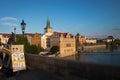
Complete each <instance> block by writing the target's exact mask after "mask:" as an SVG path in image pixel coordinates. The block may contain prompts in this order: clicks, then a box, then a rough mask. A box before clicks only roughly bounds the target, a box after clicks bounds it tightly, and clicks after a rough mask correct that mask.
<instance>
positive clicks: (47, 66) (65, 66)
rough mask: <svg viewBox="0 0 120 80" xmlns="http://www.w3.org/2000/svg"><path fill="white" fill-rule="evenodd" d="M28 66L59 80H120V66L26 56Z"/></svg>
mask: <svg viewBox="0 0 120 80" xmlns="http://www.w3.org/2000/svg"><path fill="white" fill-rule="evenodd" d="M25 57H26V64H27V66H30V67H31V68H33V69H39V70H44V71H46V72H48V73H50V74H54V75H55V77H56V78H57V79H58V80H120V66H110V65H101V64H94V63H87V62H80V61H74V60H65V59H59V58H50V57H43V56H39V55H32V54H26V55H25Z"/></svg>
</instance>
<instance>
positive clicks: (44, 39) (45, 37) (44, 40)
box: [41, 19, 53, 50]
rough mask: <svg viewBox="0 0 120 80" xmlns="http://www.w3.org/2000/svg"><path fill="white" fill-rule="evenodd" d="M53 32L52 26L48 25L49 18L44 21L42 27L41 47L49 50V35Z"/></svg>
mask: <svg viewBox="0 0 120 80" xmlns="http://www.w3.org/2000/svg"><path fill="white" fill-rule="evenodd" d="M52 34H53V31H52V27H51V26H50V20H49V19H48V20H47V22H46V27H45V28H44V34H43V35H42V36H41V47H42V48H44V49H45V50H50V36H51V35H52Z"/></svg>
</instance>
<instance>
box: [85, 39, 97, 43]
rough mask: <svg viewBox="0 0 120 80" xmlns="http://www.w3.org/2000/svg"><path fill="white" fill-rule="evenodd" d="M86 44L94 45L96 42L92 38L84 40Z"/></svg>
mask: <svg viewBox="0 0 120 80" xmlns="http://www.w3.org/2000/svg"><path fill="white" fill-rule="evenodd" d="M86 43H88V44H96V43H97V40H96V39H94V38H87V39H86Z"/></svg>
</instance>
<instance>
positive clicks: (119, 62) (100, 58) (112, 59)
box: [66, 49, 120, 66]
mask: <svg viewBox="0 0 120 80" xmlns="http://www.w3.org/2000/svg"><path fill="white" fill-rule="evenodd" d="M66 58H67V59H73V60H78V61H81V62H93V63H100V64H110V65H116V66H120V49H119V50H116V51H114V52H108V51H106V52H91V53H78V54H76V55H75V56H69V57H66Z"/></svg>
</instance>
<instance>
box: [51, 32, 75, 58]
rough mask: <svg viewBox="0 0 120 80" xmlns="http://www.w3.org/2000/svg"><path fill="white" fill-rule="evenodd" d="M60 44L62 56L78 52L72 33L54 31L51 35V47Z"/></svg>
mask: <svg viewBox="0 0 120 80" xmlns="http://www.w3.org/2000/svg"><path fill="white" fill-rule="evenodd" d="M53 46H59V53H60V57H65V56H70V55H74V54H75V53H76V43H75V37H74V36H73V35H72V34H70V33H61V32H54V33H53V35H52V36H51V37H50V47H51V48H52V47H53Z"/></svg>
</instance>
